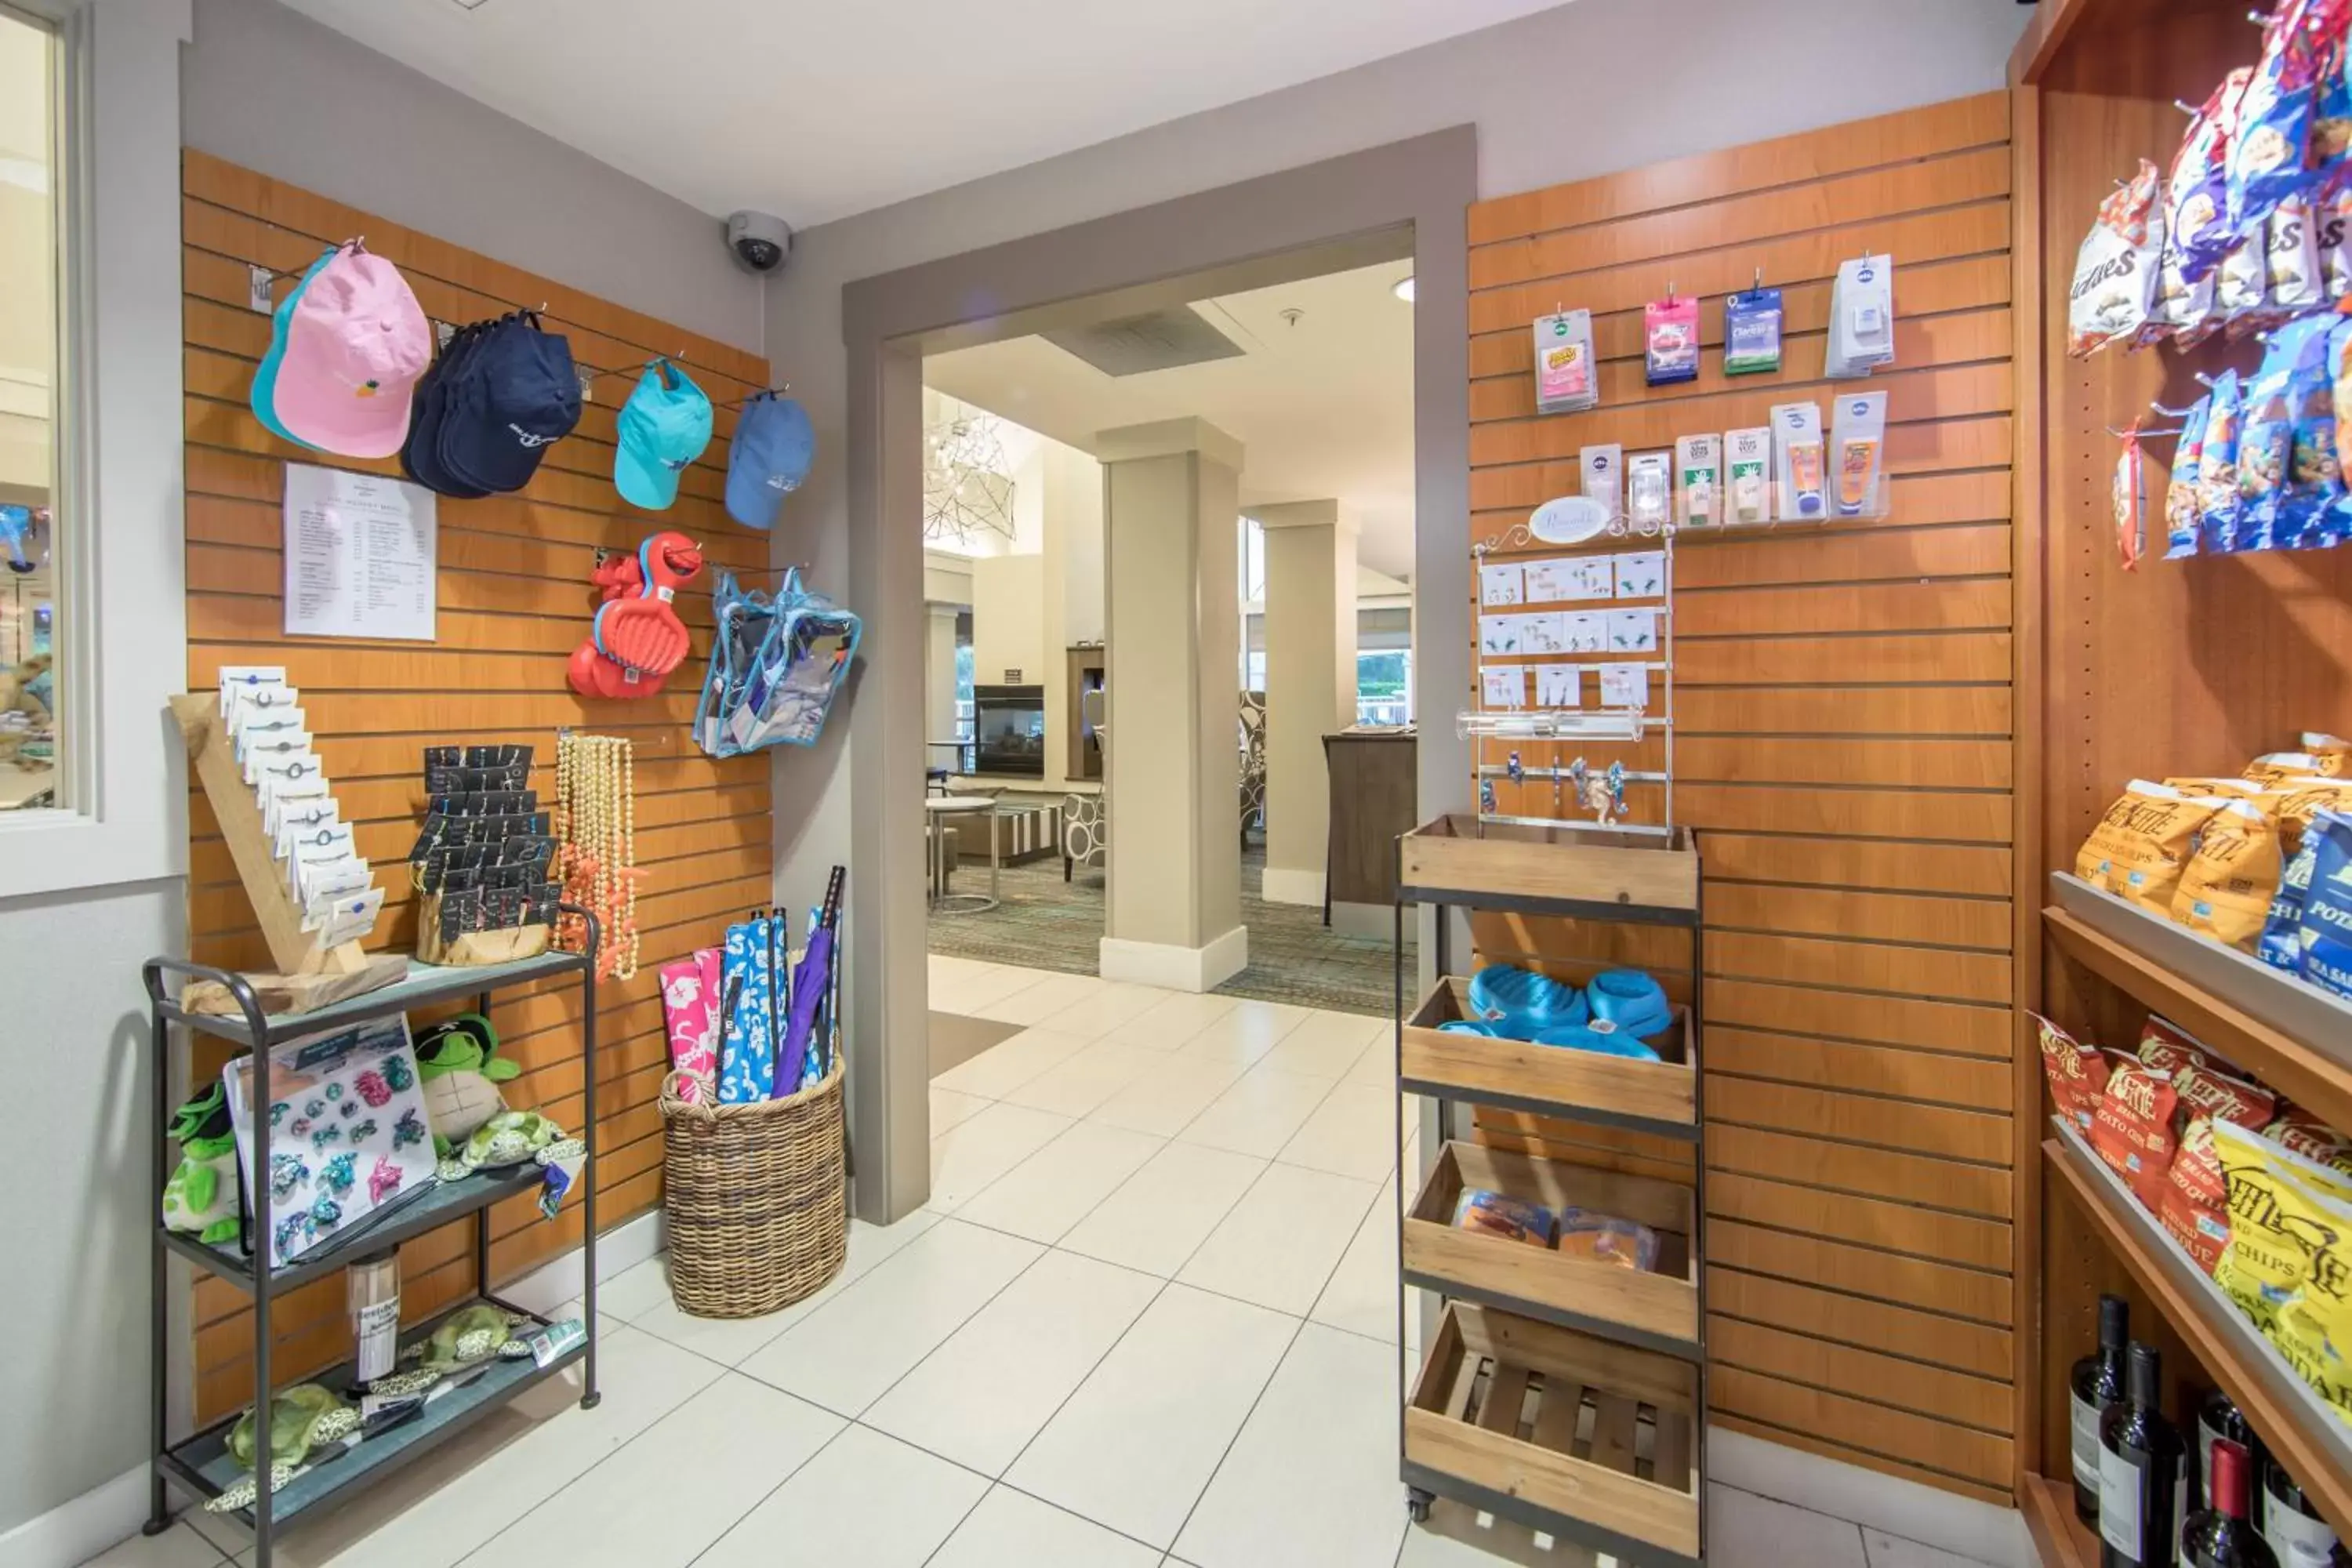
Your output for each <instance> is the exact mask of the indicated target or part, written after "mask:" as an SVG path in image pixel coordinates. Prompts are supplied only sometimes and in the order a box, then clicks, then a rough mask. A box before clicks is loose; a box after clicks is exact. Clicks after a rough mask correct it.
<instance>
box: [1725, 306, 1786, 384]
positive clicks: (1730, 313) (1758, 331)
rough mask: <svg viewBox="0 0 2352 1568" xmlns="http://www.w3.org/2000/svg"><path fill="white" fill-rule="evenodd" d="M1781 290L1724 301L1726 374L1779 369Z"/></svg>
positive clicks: (1758, 372) (1760, 372)
mask: <svg viewBox="0 0 2352 1568" xmlns="http://www.w3.org/2000/svg"><path fill="white" fill-rule="evenodd" d="M1780 322H1781V312H1780V290H1779V289H1748V291H1747V292H1745V293H1741V294H1734V295H1731V296H1730V297H1728V298H1727V299H1726V300H1724V301H1723V374H1726V375H1756V374H1764V373H1767V372H1770V371H1776V370H1779V369H1780Z"/></svg>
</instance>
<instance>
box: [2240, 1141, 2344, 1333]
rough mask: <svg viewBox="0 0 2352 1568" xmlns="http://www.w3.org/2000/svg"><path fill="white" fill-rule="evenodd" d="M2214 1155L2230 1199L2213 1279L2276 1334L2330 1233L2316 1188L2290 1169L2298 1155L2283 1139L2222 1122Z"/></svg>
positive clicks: (2259, 1325)
mask: <svg viewBox="0 0 2352 1568" xmlns="http://www.w3.org/2000/svg"><path fill="white" fill-rule="evenodd" d="M2213 1153H2214V1156H2215V1157H2216V1158H2217V1159H2219V1160H2220V1161H2221V1179H2222V1181H2223V1183H2224V1184H2226V1185H2227V1188H2228V1191H2229V1199H2230V1245H2229V1246H2227V1247H2223V1248H2222V1249H2221V1260H2220V1261H2219V1262H2218V1263H2216V1264H2215V1265H2214V1267H2213V1283H2215V1284H2216V1285H2219V1286H2220V1287H2221V1289H2223V1290H2224V1291H2225V1292H2227V1293H2228V1295H2229V1297H2230V1299H2231V1300H2233V1301H2235V1302H2236V1303H2237V1304H2238V1307H2239V1310H2242V1311H2243V1312H2244V1313H2245V1314H2246V1316H2247V1317H2249V1318H2252V1320H2253V1322H2254V1327H2256V1328H2258V1329H2260V1330H2261V1331H2263V1334H2264V1335H2266V1336H2271V1337H2273V1338H2275V1336H2276V1334H2277V1331H2278V1316H2279V1311H2280V1310H2281V1309H2282V1308H2284V1306H2285V1305H2286V1304H2287V1303H2288V1302H2289V1301H2291V1300H2294V1294H2295V1292H2296V1291H2297V1290H2298V1289H2301V1288H2302V1286H2303V1280H2304V1277H2305V1275H2306V1274H2307V1273H2309V1272H2310V1269H2311V1258H2312V1255H2313V1254H2314V1253H2315V1252H2317V1251H2318V1250H2319V1247H2320V1245H2321V1243H2322V1242H2324V1241H2327V1240H2331V1239H2333V1236H2332V1232H2331V1231H2330V1230H2329V1227H2328V1226H2326V1222H2325V1219H2324V1217H2323V1216H2322V1215H2321V1214H2320V1213H2319V1212H2318V1211H2317V1210H2316V1209H2315V1207H2314V1206H2313V1204H2312V1202H2311V1198H2312V1195H2313V1194H2312V1190H2311V1189H2310V1188H2309V1187H2307V1186H2305V1184H2303V1183H2302V1182H2301V1181H2298V1180H2295V1179H2294V1177H2293V1176H2292V1175H2291V1174H2290V1173H2288V1169H2287V1165H2286V1163H2285V1162H2286V1161H2287V1160H2290V1159H2292V1158H2293V1156H2291V1155H2288V1154H2287V1152H2286V1151H2285V1150H2284V1149H2281V1148H2280V1147H2279V1146H2278V1145H2277V1144H2275V1143H2273V1142H2270V1141H2269V1140H2268V1139H2266V1138H2264V1137H2263V1136H2262V1135H2261V1134H2260V1133H2256V1132H2249V1131H2246V1130H2245V1129H2244V1128H2242V1127H2240V1126H2237V1125H2235V1124H2234V1123H2231V1122H2227V1121H2217V1122H2215V1123H2213Z"/></svg>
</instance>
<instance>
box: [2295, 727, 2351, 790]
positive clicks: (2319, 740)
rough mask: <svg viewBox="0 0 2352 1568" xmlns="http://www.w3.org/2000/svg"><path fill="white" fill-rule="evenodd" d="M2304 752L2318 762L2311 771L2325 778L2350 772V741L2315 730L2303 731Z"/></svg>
mask: <svg viewBox="0 0 2352 1568" xmlns="http://www.w3.org/2000/svg"><path fill="white" fill-rule="evenodd" d="M2303 749H2304V752H2305V754H2306V755H2307V756H2309V757H2311V758H2312V759H2313V760H2314V761H2315V762H2317V763H2319V766H2317V767H2316V768H2314V769H2313V770H2312V771H2313V772H2314V773H2319V774H2321V775H2322V776H2323V777H2326V778H2331V779H2335V778H2342V777H2344V776H2345V775H2346V774H2347V773H2352V741H2347V740H2344V739H2342V738H2341V737H2339V736H2336V735H2323V734H2321V733H2320V732H2319V731H2316V730H2305V731H2304V732H2303Z"/></svg>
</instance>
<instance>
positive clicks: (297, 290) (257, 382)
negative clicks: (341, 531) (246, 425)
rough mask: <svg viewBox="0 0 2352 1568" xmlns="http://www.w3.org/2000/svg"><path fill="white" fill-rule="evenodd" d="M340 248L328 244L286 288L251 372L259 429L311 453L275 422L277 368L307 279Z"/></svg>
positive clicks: (316, 272)
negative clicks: (265, 344) (264, 346)
mask: <svg viewBox="0 0 2352 1568" xmlns="http://www.w3.org/2000/svg"><path fill="white" fill-rule="evenodd" d="M341 248H342V247H341V246H333V245H331V246H329V247H327V248H326V249H324V250H322V251H320V253H319V259H318V260H316V261H313V262H312V263H310V268H308V269H307V270H306V271H304V272H303V274H302V279H301V281H299V283H296V284H295V285H294V287H293V288H291V289H288V290H287V291H286V298H284V299H283V300H278V309H277V310H273V311H271V312H270V315H269V352H268V353H265V354H263V355H262V356H261V365H260V368H259V369H257V370H256V371H255V372H254V373H253V394H252V398H251V401H252V404H253V416H254V417H255V418H257V419H258V420H260V421H261V425H262V428H264V429H265V430H268V432H269V433H270V434H271V435H272V436H275V437H278V439H279V440H281V441H283V442H285V443H286V444H287V445H288V446H289V447H308V448H309V449H310V450H311V451H314V452H315V451H317V450H318V449H319V448H318V447H312V446H310V442H308V441H305V440H303V439H302V438H301V437H299V436H297V435H295V434H294V433H293V432H292V431H290V430H289V429H287V428H286V426H284V425H282V424H280V423H279V422H278V365H279V364H280V363H283V362H284V360H285V358H286V329H287V328H288V327H289V325H291V324H292V322H293V320H294V307H295V306H297V305H299V304H300V303H301V302H302V290H303V289H308V288H309V287H310V279H313V278H316V277H317V276H318V275H319V271H320V268H323V267H325V266H326V265H327V263H328V262H330V261H332V260H333V259H334V258H335V253H336V252H337V251H338V250H340V249H341Z"/></svg>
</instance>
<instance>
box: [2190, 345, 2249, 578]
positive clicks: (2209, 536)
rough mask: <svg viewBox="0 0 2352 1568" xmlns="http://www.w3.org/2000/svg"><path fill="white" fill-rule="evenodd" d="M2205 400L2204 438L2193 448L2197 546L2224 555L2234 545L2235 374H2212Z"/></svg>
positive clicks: (2238, 416)
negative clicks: (2201, 442)
mask: <svg viewBox="0 0 2352 1568" xmlns="http://www.w3.org/2000/svg"><path fill="white" fill-rule="evenodd" d="M2206 402H2207V411H2206V415H2205V441H2204V444H2203V445H2202V446H2201V447H2199V448H2198V450H2197V526H2198V528H2199V529H2200V539H2199V544H2198V547H2199V549H2200V550H2201V551H2202V552H2204V553H2205V554H2208V555H2227V554H2229V553H2230V552H2232V551H2234V550H2235V549H2237V547H2238V437H2239V432H2240V430H2241V428H2242V418H2243V416H2244V412H2245V410H2244V399H2243V397H2242V395H2241V393H2240V391H2239V388H2238V373H2237V372H2236V371H2234V370H2225V371H2223V372H2222V373H2221V374H2220V375H2217V376H2215V377H2214V378H2213V391H2212V395H2210V397H2209V398H2207V400H2206Z"/></svg>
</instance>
